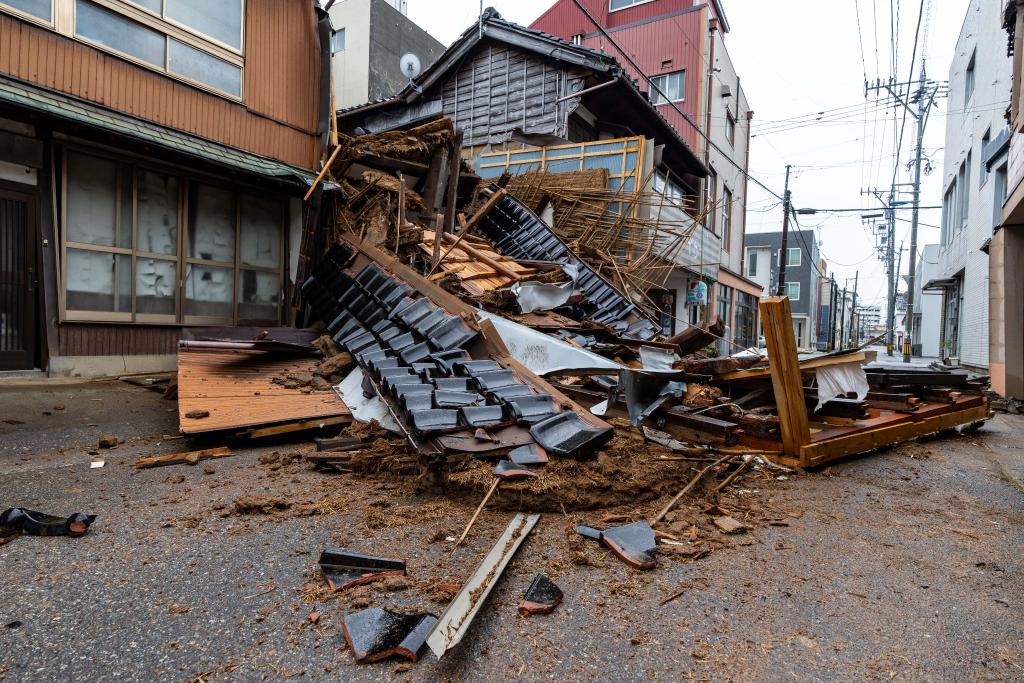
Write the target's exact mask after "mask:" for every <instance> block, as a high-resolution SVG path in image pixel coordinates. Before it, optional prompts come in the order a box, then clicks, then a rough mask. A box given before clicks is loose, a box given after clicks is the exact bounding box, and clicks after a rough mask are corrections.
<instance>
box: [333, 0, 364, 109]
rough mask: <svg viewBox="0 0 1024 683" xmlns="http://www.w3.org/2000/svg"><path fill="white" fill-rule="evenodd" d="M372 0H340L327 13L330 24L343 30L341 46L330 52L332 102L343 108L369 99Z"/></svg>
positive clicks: (336, 29)
mask: <svg viewBox="0 0 1024 683" xmlns="http://www.w3.org/2000/svg"><path fill="white" fill-rule="evenodd" d="M372 4H373V3H372V0H342V2H336V3H334V5H333V6H332V7H331V10H330V12H329V13H328V14H329V15H330V17H331V27H332V28H333V29H334V30H335V31H341V30H344V31H345V49H344V50H342V51H340V52H335V53H334V54H332V55H331V72H332V74H333V76H334V106H335V108H337V109H346V108H348V107H353V106H355V105H357V104H363V103H364V102H369V101H370V43H371V38H370V24H371V14H372V10H371V5H372Z"/></svg>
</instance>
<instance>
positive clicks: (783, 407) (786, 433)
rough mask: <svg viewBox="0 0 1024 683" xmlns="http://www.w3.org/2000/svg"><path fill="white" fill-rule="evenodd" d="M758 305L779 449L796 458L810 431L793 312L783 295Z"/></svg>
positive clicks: (809, 440)
mask: <svg viewBox="0 0 1024 683" xmlns="http://www.w3.org/2000/svg"><path fill="white" fill-rule="evenodd" d="M760 308H761V320H762V324H763V326H764V335H765V341H766V342H767V344H768V362H769V368H770V371H771V376H772V388H773V389H774V390H775V404H776V407H777V408H778V413H779V426H780V431H781V432H782V451H783V453H785V454H786V455H788V456H791V457H796V458H799V457H800V448H801V447H802V446H805V445H807V444H809V443H810V442H811V430H810V426H809V424H808V420H807V405H806V404H805V402H804V385H803V379H802V377H801V374H800V364H799V359H798V357H797V349H796V336H795V335H794V334H793V311H792V308H791V307H790V303H789V297H785V296H772V297H768V298H767V299H762V300H761V304H760Z"/></svg>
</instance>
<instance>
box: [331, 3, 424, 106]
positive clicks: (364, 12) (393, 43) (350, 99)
mask: <svg viewBox="0 0 1024 683" xmlns="http://www.w3.org/2000/svg"><path fill="white" fill-rule="evenodd" d="M405 5H406V3H404V2H402V1H401V0H341V1H340V2H336V3H334V5H332V6H331V10H330V17H331V25H332V27H333V28H334V30H335V31H340V30H344V31H345V49H344V50H342V51H339V52H335V53H334V54H333V55H332V57H331V71H332V73H333V75H334V104H335V107H337V108H338V109H347V108H348V107H354V106H356V105H360V104H364V103H366V102H375V101H377V100H380V99H385V98H388V97H391V96H393V95H395V94H397V93H398V92H399V91H400V90H401V89H402V88H404V87H405V86H406V84H407V83H408V82H409V79H408V77H406V76H405V75H404V74H403V73H402V70H401V65H400V61H399V60H400V59H401V57H402V56H403V55H405V54H408V53H412V54H414V55H416V56H417V57H419V58H420V65H421V67H422V68H423V69H426V68H427V67H428V66H430V64H432V63H433V62H434V60H436V59H437V58H438V57H440V56H441V54H442V53H443V52H444V45H442V44H441V43H440V42H438V41H437V40H436V39H435V38H434V37H433V36H431V35H430V34H429V33H427V32H426V31H424V30H423V29H422V28H420V27H419V26H417V25H416V24H415V23H414V22H412V21H411V20H410V19H409V18H408V17H407V16H405V10H404V9H403V8H404V7H405Z"/></svg>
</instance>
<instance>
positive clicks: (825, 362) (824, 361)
mask: <svg viewBox="0 0 1024 683" xmlns="http://www.w3.org/2000/svg"><path fill="white" fill-rule="evenodd" d="M770 357H771V356H770V354H769V361H770ZM877 358H878V353H877V352H876V351H858V352H856V353H847V354H844V355H842V356H820V357H818V358H811V359H808V360H805V361H802V362H800V363H799V366H800V372H809V371H811V370H817V369H818V368H830V367H834V366H836V365H844V364H846V363H873V362H874V361H875V359H877ZM771 374H772V369H771V368H770V367H767V368H754V369H752V370H737V371H736V372H727V373H725V374H724V375H718V376H717V377H715V381H716V382H718V381H722V382H733V381H736V380H740V379H764V378H766V377H771Z"/></svg>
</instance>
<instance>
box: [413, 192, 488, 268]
mask: <svg viewBox="0 0 1024 683" xmlns="http://www.w3.org/2000/svg"><path fill="white" fill-rule="evenodd" d="M504 196H505V190H498V191H497V192H495V193H494V194H492V195H491V196H490V197H488V198H487V201H486V202H484V205H483V206H481V207H480V210H479V211H477V212H476V213H475V214H473V217H472V218H470V219H469V220H468V221H467V220H465V219H463V217H462V214H459V223H460V224H461V226H462V232H460V233H459V237H458V238H457V239H456V240H455V241H454V242H452V244H451V245H450V246H449V247H448V251H446V252H444V254H443V255H442V256H441V258H440V259H438V260H437V262H435V263H434V265H433V267H431V269H430V272H429V273H427V277H430V276H431V275H433V274H434V271H435V270H437V267H438V266H439V265H441V261H444V260H445V258H447V256H448V254H450V253H452V250H453V249H455V247H457V246H459V242H461V241H462V240H463V239H464V238H465V237H467V236H468V235H469V233H470V232H471V231H472V230H473V228H475V227H476V225H477V223H479V222H480V221H482V220H483V219H484V217H485V216H486V215H487V214H488V213H490V212H491V209H493V208H494V205H495V204H497V203H498V202H499V201H500V200H501V198H502V197H504ZM435 243H437V241H436V240H435Z"/></svg>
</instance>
